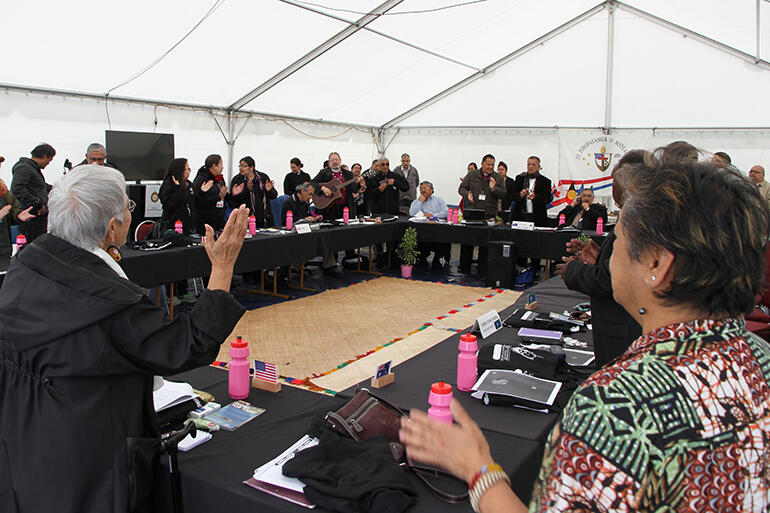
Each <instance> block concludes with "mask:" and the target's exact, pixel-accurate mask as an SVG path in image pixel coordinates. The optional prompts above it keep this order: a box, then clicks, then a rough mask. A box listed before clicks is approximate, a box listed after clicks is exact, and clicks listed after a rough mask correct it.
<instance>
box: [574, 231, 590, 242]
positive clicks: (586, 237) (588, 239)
mask: <svg viewBox="0 0 770 513" xmlns="http://www.w3.org/2000/svg"><path fill="white" fill-rule="evenodd" d="M577 240H582V241H583V242H591V237H589V236H588V235H586V234H585V233H582V232H581V233H580V235H578V236H577Z"/></svg>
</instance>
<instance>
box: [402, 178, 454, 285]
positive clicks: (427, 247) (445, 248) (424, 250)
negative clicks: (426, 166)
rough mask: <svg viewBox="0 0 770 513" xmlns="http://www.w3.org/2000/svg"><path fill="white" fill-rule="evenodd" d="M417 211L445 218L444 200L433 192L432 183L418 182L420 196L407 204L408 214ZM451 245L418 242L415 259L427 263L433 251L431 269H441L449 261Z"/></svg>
mask: <svg viewBox="0 0 770 513" xmlns="http://www.w3.org/2000/svg"><path fill="white" fill-rule="evenodd" d="M419 212H422V213H423V214H424V215H425V217H434V218H437V219H446V218H447V206H446V201H444V200H443V199H442V198H439V197H438V196H435V195H434V194H433V184H432V183H430V182H422V183H420V196H418V197H417V199H415V200H414V201H413V202H412V204H411V205H410V206H409V215H410V216H412V217H414V216H416V215H417V214H418V213H419ZM451 248H452V246H451V245H450V244H447V243H441V242H421V243H420V244H418V250H419V251H420V257H419V260H418V261H417V265H428V255H429V254H430V253H431V252H434V255H433V263H432V264H431V266H432V268H433V269H436V270H438V269H443V267H444V265H446V264H448V263H449V253H450V250H451ZM442 258H443V259H444V263H443V264H442V263H441V259H442Z"/></svg>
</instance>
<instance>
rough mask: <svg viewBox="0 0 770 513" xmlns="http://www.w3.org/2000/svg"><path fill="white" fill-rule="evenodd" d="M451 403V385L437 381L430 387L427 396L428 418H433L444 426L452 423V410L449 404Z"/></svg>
mask: <svg viewBox="0 0 770 513" xmlns="http://www.w3.org/2000/svg"><path fill="white" fill-rule="evenodd" d="M451 402H452V385H450V384H449V383H444V382H443V381H439V382H438V383H433V384H432V385H431V386H430V394H428V403H430V408H428V417H431V418H434V419H436V420H438V421H439V422H444V423H446V424H451V423H452V410H450V409H449V404H450V403H451Z"/></svg>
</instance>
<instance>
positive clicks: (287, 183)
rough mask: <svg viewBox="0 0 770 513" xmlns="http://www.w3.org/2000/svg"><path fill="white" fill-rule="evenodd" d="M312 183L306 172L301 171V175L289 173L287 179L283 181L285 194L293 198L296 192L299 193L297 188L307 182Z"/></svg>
mask: <svg viewBox="0 0 770 513" xmlns="http://www.w3.org/2000/svg"><path fill="white" fill-rule="evenodd" d="M309 181H310V175H309V174H307V173H305V172H304V171H300V172H299V173H291V172H290V173H289V174H288V175H286V177H285V178H284V179H283V193H284V194H286V195H287V196H291V195H292V194H294V193H295V192H297V186H298V185H302V184H303V183H305V182H309Z"/></svg>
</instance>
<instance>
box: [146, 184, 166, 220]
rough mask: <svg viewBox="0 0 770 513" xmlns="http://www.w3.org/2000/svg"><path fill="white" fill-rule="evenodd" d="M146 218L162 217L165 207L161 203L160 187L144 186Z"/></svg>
mask: <svg viewBox="0 0 770 513" xmlns="http://www.w3.org/2000/svg"><path fill="white" fill-rule="evenodd" d="M144 187H145V192H144V217H161V216H162V215H163V205H162V204H161V202H160V196H159V195H158V193H159V191H160V185H158V184H147V185H145V186H144Z"/></svg>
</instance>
